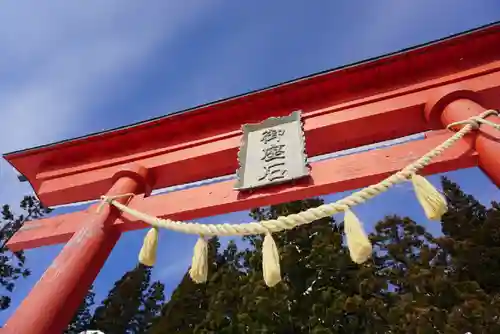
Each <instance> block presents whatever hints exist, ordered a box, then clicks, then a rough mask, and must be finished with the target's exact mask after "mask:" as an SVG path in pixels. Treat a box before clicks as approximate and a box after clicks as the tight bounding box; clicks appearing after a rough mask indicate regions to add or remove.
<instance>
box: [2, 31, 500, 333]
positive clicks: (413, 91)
mask: <svg viewBox="0 0 500 334" xmlns="http://www.w3.org/2000/svg"><path fill="white" fill-rule="evenodd" d="M493 45H500V24H498V23H497V24H493V25H490V26H487V27H483V28H480V29H477V30H475V31H472V32H468V33H465V34H461V35H457V36H454V37H451V38H448V39H445V40H441V41H438V42H435V43H432V44H428V45H425V46H421V47H418V48H414V49H412V50H406V51H404V52H400V53H397V54H392V55H389V56H386V57H382V58H379V59H376V60H371V61H367V62H364V63H361V64H356V65H353V66H350V67H343V68H340V69H336V70H332V71H329V72H326V73H322V74H318V75H313V76H310V77H306V78H303V79H300V80H296V81H293V82H289V83H284V84H281V85H278V86H275V87H272V88H269V89H265V90H261V91H258V92H253V93H250V94H246V95H242V96H239V97H235V98H232V99H228V100H224V101H219V102H215V103H212V104H208V105H205V106H200V107H197V108H194V109H193V110H189V112H184V113H178V114H174V115H168V116H165V117H163V118H161V119H156V120H152V121H148V122H144V123H140V124H136V125H133V126H130V127H126V128H121V129H117V130H113V131H108V132H105V133H99V134H95V135H91V136H87V137H83V138H78V139H74V140H72V141H66V142H61V143H56V144H52V145H47V146H44V147H38V148H34V149H30V150H25V151H20V152H13V153H10V154H7V155H5V158H6V159H7V160H8V161H9V162H10V163H11V164H12V165H13V166H14V167H15V168H16V169H17V170H18V171H19V172H20V173H22V174H23V175H24V176H25V177H26V179H27V180H29V182H30V183H31V185H32V186H33V188H34V190H35V191H36V193H37V195H38V197H39V199H40V200H41V201H42V203H44V204H45V205H48V206H51V205H61V204H67V203H74V202H79V201H86V200H93V199H98V198H99V197H100V196H101V195H103V194H107V195H121V194H125V193H135V194H144V196H141V195H139V196H135V197H134V198H132V199H131V200H130V201H129V202H128V203H127V205H128V206H130V207H131V208H133V209H135V210H138V211H141V212H145V213H147V214H150V215H153V216H157V217H160V218H170V219H174V220H193V219H198V218H201V217H207V216H213V215H220V214H224V213H229V212H234V211H242V210H248V209H251V208H254V207H259V206H265V205H272V204H278V203H283V202H289V201H294V200H299V199H303V198H308V197H313V196H322V195H327V194H330V193H334V192H342V191H347V190H351V189H357V188H361V187H365V186H368V185H371V184H373V183H376V182H379V181H381V180H382V179H384V178H385V177H387V176H388V175H390V174H392V173H395V172H397V171H398V170H400V169H402V168H404V167H405V166H406V165H407V164H409V163H411V162H413V161H415V160H416V159H418V158H419V157H421V156H422V155H424V154H425V153H427V152H428V151H430V150H431V149H433V148H434V147H436V146H437V145H439V144H441V143H442V142H443V141H445V140H446V139H448V138H449V137H450V136H451V135H452V132H451V131H449V130H445V128H446V126H447V125H448V124H450V123H452V122H456V121H462V120H465V119H468V118H469V117H471V116H476V115H479V114H480V113H482V112H483V111H484V110H486V109H497V110H498V109H500V49H498V48H493V47H492V46H493ZM294 110H302V112H303V119H304V132H305V137H306V148H307V153H308V155H309V156H311V157H312V156H318V155H322V154H326V153H330V152H334V151H339V150H344V149H349V148H353V147H359V146H362V145H369V144H373V143H377V142H381V141H384V140H392V139H397V138H400V137H404V136H408V135H413V134H417V133H424V134H425V136H424V138H423V139H420V140H415V141H403V142H400V143H399V144H398V145H394V146H390V147H382V148H379V149H376V150H372V151H366V152H361V153H357V154H354V155H346V156H341V157H337V158H335V159H330V160H321V161H317V162H313V163H311V173H310V174H311V177H310V178H309V179H308V180H303V181H300V182H297V183H296V184H293V185H286V184H284V185H280V186H276V187H273V188H272V189H267V190H266V189H262V190H258V191H254V192H252V193H250V194H243V193H240V192H238V191H235V190H234V180H229V181H222V182H218V183H214V184H208V185H203V186H200V187H197V188H191V189H184V190H180V191H172V192H167V193H164V194H161V195H157V196H151V197H146V196H147V195H148V194H149V192H150V191H151V189H158V188H165V187H169V186H176V185H180V184H184V183H190V182H195V181H200V180H205V179H209V178H213V177H217V176H224V175H229V174H232V173H234V172H235V170H236V169H237V168H238V162H237V158H236V156H237V151H238V149H239V145H240V142H241V131H240V128H241V125H242V124H245V123H252V122H256V121H262V120H263V119H266V118H268V117H270V116H283V115H288V114H289V113H290V112H291V111H294ZM488 120H491V121H492V122H495V123H497V124H500V118H499V117H496V116H490V117H489V118H488ZM207 124H210V126H207ZM475 166H479V167H480V168H481V169H482V170H483V171H484V172H485V173H486V174H487V175H488V176H489V177H490V178H491V180H492V181H493V183H494V184H496V185H497V187H498V186H500V133H499V132H498V131H497V130H494V129H492V128H490V127H489V126H488V125H484V126H482V127H481V129H480V130H479V131H475V132H473V133H471V134H469V135H467V136H466V138H464V140H461V141H458V142H457V143H455V145H453V146H452V147H451V148H450V149H449V150H446V151H445V152H444V153H443V154H442V155H440V156H439V157H437V158H436V159H435V160H434V161H433V162H432V163H431V164H430V165H429V166H427V167H426V168H424V169H423V170H422V173H423V174H433V173H441V172H446V171H451V170H456V169H460V168H470V167H475ZM119 201H120V202H125V201H128V199H126V198H121V199H119ZM96 209H97V205H94V206H92V207H90V208H89V209H88V210H84V211H80V212H73V213H69V214H64V215H59V216H55V217H49V218H44V219H40V220H37V221H32V222H28V223H26V224H25V226H24V227H23V228H22V229H20V230H19V231H18V232H17V233H16V234H15V235H14V236H13V238H12V239H11V240H10V241H9V242H8V244H7V245H8V247H9V248H10V249H11V250H12V251H18V250H23V249H30V248H36V247H41V246H47V245H53V244H59V243H63V242H67V244H66V246H65V247H64V248H63V250H62V251H61V253H60V254H59V256H58V257H57V258H56V260H55V261H54V262H53V264H52V265H51V266H50V267H49V268H48V269H47V271H46V272H45V274H44V275H43V276H42V278H41V279H40V281H39V282H38V283H37V284H36V286H35V287H34V288H33V290H32V291H31V292H30V294H29V295H28V296H27V297H26V299H25V300H24V301H23V302H22V304H21V305H20V306H19V307H18V309H17V310H16V311H15V313H14V314H13V315H12V317H11V318H10V319H9V320H8V322H7V324H6V325H5V326H4V327H3V328H2V329H1V330H0V332H1V333H9V334H11V333H12V334H58V333H61V332H62V331H63V330H64V329H65V327H66V326H67V324H68V322H69V321H70V320H71V318H72V316H73V315H74V313H75V312H76V310H77V308H78V306H79V304H80V303H81V301H82V300H83V298H84V296H85V294H86V293H87V291H88V288H89V287H90V285H91V284H92V282H93V280H94V279H95V277H96V276H97V274H98V272H99V270H100V268H101V267H102V266H103V264H104V262H105V260H106V258H107V257H108V255H109V253H110V252H111V250H112V248H113V247H114V245H115V244H116V242H117V240H118V238H119V236H120V234H121V233H122V232H125V231H132V230H136V229H141V228H144V227H147V225H145V224H144V223H141V222H140V221H138V220H137V219H135V218H134V217H128V216H127V215H124V214H123V215H122V214H120V213H119V212H117V211H116V209H115V208H110V207H109V206H107V205H106V206H104V207H103V208H102V211H100V212H97V211H96Z"/></svg>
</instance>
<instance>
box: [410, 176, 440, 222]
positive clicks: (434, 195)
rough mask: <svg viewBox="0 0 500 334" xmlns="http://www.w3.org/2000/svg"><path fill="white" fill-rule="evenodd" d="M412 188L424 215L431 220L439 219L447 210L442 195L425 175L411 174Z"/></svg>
mask: <svg viewBox="0 0 500 334" xmlns="http://www.w3.org/2000/svg"><path fill="white" fill-rule="evenodd" d="M411 182H412V183H413V189H414V190H415V195H416V196H417V199H418V201H419V202H420V205H421V206H422V208H423V209H424V212H425V215H426V216H427V218H429V219H431V220H440V219H441V217H442V216H443V215H444V214H445V213H446V211H448V205H447V204H446V199H445V198H444V196H443V195H442V194H441V193H440V192H439V191H438V190H437V189H436V188H435V187H434V186H433V185H432V184H431V183H430V182H429V181H427V179H426V178H425V177H422V176H420V175H417V174H413V175H412V177H411Z"/></svg>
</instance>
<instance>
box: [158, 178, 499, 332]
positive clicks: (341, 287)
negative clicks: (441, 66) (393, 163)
mask: <svg viewBox="0 0 500 334" xmlns="http://www.w3.org/2000/svg"><path fill="white" fill-rule="evenodd" d="M443 186H444V193H445V195H446V197H447V200H448V204H449V208H450V210H449V212H448V213H447V214H446V215H445V216H444V217H443V236H439V237H435V236H433V235H431V234H430V233H428V232H427V231H426V230H425V228H424V227H422V226H420V225H418V224H417V223H416V222H415V221H413V220H412V219H410V218H408V217H397V216H387V217H386V218H385V219H383V220H382V221H380V222H378V223H377V224H376V226H375V230H374V232H373V233H372V234H371V235H370V239H371V240H372V243H373V245H374V253H373V257H372V259H371V260H370V261H367V262H366V263H365V264H362V265H357V264H355V263H353V262H352V261H351V259H350V257H349V252H348V249H347V248H346V245H345V242H344V240H343V224H335V222H334V221H333V219H332V218H324V219H321V220H319V221H316V222H314V223H312V224H308V225H304V226H301V227H298V228H295V229H292V230H288V231H283V232H279V233H273V238H274V240H275V242H276V244H277V246H278V249H279V253H280V260H281V261H280V263H281V273H282V282H280V283H279V284H278V285H277V286H275V287H273V288H268V287H267V286H265V284H264V282H263V279H262V253H261V248H262V242H263V236H261V235H257V236H248V237H244V240H246V241H247V242H248V244H249V247H248V248H247V249H245V250H242V251H238V249H237V247H236V245H235V244H234V243H230V244H229V245H228V247H227V248H226V249H225V250H223V251H221V250H219V244H218V243H216V244H215V245H212V246H211V247H210V250H211V251H210V259H211V260H210V270H209V277H208V281H207V283H206V284H201V285H196V284H194V283H193V282H192V281H191V280H190V278H189V277H188V276H187V275H186V276H185V277H184V279H183V281H182V282H181V284H180V285H179V287H178V288H177V289H176V291H175V292H174V294H173V296H172V299H171V301H169V302H168V303H167V304H166V306H165V308H164V309H163V312H162V316H161V317H160V318H159V319H158V322H157V324H158V325H159V326H155V327H154V331H152V332H151V333H153V334H161V333H277V334H280V333H283V334H284V333H457V334H458V333H461V334H462V333H464V332H467V331H469V332H471V333H500V325H499V324H500V321H499V319H500V291H498V290H499V285H500V283H499V282H500V280H499V278H500V262H499V261H498V258H500V252H499V249H498V247H499V245H500V242H499V241H500V237H499V236H500V233H499V229H500V221H499V219H500V205H499V204H498V203H495V202H494V203H492V206H491V208H489V209H487V208H486V207H485V206H484V205H482V204H480V203H479V202H478V201H477V200H475V199H474V198H473V197H472V196H469V195H466V194H464V193H463V192H462V191H461V190H460V188H459V187H458V186H457V185H456V184H454V183H453V182H451V181H449V180H447V179H443ZM321 204H322V201H321V200H319V199H310V200H304V201H295V202H292V203H287V204H280V205H274V206H270V207H267V208H260V209H254V210H252V212H251V215H252V217H253V218H254V219H255V220H259V221H260V220H267V219H274V218H277V217H278V216H282V215H283V216H285V215H288V214H291V213H297V212H300V211H303V210H306V209H307V208H309V207H313V206H314V207H315V206H318V205H321Z"/></svg>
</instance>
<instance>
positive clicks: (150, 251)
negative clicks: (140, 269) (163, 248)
mask: <svg viewBox="0 0 500 334" xmlns="http://www.w3.org/2000/svg"><path fill="white" fill-rule="evenodd" d="M157 248H158V228H157V227H153V228H151V229H150V230H149V231H148V233H147V234H146V236H145V237H144V242H143V244H142V248H141V251H140V252H139V262H140V263H142V264H144V265H146V266H149V267H152V266H154V264H155V262H156V249H157Z"/></svg>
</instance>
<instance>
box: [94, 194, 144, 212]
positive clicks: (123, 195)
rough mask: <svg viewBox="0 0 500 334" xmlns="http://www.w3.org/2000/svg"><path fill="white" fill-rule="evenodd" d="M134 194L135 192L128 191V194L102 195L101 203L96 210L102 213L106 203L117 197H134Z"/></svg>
mask: <svg viewBox="0 0 500 334" xmlns="http://www.w3.org/2000/svg"><path fill="white" fill-rule="evenodd" d="M132 196H135V194H133V193H126V194H120V195H112V196H106V195H102V196H101V203H100V204H99V206H98V207H97V210H96V212H97V213H100V212H101V210H102V208H103V207H104V205H105V204H111V203H112V202H113V201H114V200H115V199H118V198H123V197H132Z"/></svg>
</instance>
